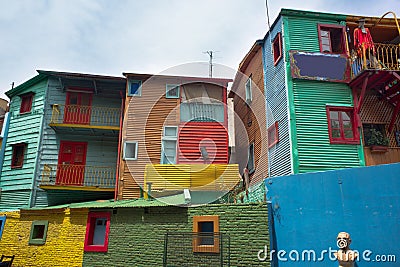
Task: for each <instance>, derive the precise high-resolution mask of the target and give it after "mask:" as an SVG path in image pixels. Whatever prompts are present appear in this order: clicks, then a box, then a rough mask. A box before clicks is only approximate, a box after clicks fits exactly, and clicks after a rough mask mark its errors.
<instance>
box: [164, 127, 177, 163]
mask: <svg viewBox="0 0 400 267" xmlns="http://www.w3.org/2000/svg"><path fill="white" fill-rule="evenodd" d="M166 128H175V129H176V131H175V132H176V135H175V136H166V135H165V133H166ZM164 141H175V163H173V164H176V160H177V150H178V149H177V146H178V126H164V129H163V137H162V138H161V159H160V163H161V164H167V163H166V162H164Z"/></svg>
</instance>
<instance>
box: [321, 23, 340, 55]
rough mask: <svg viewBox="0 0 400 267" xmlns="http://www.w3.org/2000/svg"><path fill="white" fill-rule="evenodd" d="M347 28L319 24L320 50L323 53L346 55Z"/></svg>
mask: <svg viewBox="0 0 400 267" xmlns="http://www.w3.org/2000/svg"><path fill="white" fill-rule="evenodd" d="M344 36H345V27H344V26H342V25H335V24H331V25H330V24H318V38H319V48H320V51H321V52H322V53H333V54H344V53H345V51H346V49H345V47H346V41H345V38H344Z"/></svg>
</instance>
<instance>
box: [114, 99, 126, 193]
mask: <svg viewBox="0 0 400 267" xmlns="http://www.w3.org/2000/svg"><path fill="white" fill-rule="evenodd" d="M119 94H120V96H121V113H120V115H119V134H118V157H117V170H116V172H115V173H116V174H115V190H114V201H115V200H117V196H118V187H119V164H120V162H121V142H122V124H123V121H124V119H123V118H124V108H125V96H123V95H122V91H119Z"/></svg>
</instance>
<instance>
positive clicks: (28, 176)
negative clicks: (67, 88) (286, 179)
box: [0, 80, 47, 209]
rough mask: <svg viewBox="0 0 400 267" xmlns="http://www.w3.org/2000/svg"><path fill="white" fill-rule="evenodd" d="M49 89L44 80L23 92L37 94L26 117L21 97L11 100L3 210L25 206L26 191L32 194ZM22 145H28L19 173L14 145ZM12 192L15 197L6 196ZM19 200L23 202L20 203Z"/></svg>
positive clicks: (3, 171) (1, 183)
mask: <svg viewBox="0 0 400 267" xmlns="http://www.w3.org/2000/svg"><path fill="white" fill-rule="evenodd" d="M46 88H47V80H43V81H41V82H39V83H37V84H35V85H33V86H31V87H30V88H27V89H25V90H24V92H21V93H25V92H30V91H32V92H34V93H35V95H34V98H33V102H32V109H31V112H30V113H27V114H19V109H20V105H21V98H20V97H19V96H15V97H13V98H12V99H11V100H12V101H11V104H10V128H9V132H8V137H7V144H6V149H5V154H4V162H3V169H2V175H1V180H0V187H1V188H2V197H1V199H0V209H3V208H8V207H9V205H10V203H25V202H26V194H27V193H26V191H25V190H31V188H32V183H33V179H34V169H35V164H36V156H37V151H38V142H39V136H40V127H41V122H42V116H43V110H44V98H45V93H46ZM21 142H25V143H26V144H27V146H26V149H25V157H24V164H23V167H22V168H20V169H11V158H12V146H11V145H12V144H16V143H21ZM11 190H12V192H13V193H12V194H7V193H6V192H8V191H11ZM19 190H21V191H19ZM22 192H23V193H22ZM20 198H23V199H22V200H21V199H20Z"/></svg>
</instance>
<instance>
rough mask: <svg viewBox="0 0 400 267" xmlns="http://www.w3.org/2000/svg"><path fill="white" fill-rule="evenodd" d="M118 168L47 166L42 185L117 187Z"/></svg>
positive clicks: (43, 172) (42, 177)
mask: <svg viewBox="0 0 400 267" xmlns="http://www.w3.org/2000/svg"><path fill="white" fill-rule="evenodd" d="M115 175H116V168H115V167H110V166H88V165H71V164H58V165H50V164H45V165H44V166H43V170H42V173H41V181H40V184H41V185H58V186H82V187H83V186H91V187H99V188H114V187H115Z"/></svg>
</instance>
